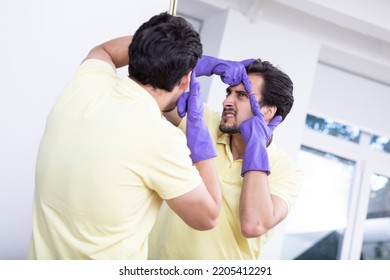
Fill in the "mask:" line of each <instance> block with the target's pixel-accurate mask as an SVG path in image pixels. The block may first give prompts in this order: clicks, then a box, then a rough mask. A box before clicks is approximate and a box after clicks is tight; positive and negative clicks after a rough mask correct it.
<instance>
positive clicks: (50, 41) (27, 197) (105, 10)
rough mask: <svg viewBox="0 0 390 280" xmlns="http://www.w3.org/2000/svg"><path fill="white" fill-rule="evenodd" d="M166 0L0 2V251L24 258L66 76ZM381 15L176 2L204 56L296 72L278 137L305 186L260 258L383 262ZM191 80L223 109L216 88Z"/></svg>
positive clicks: (324, 4) (388, 242) (308, 2)
mask: <svg viewBox="0 0 390 280" xmlns="http://www.w3.org/2000/svg"><path fill="white" fill-rule="evenodd" d="M169 2H170V1H169V0H143V1H139V2H138V1H126V0H110V1H107V0H106V1H102V0H84V1H76V0H69V1H60V2H58V1H49V0H34V1H29V0H12V1H10V0H7V1H3V2H2V3H1V4H0V31H1V33H0V34H1V35H2V39H1V44H0V58H1V62H2V63H1V64H2V65H1V67H0V69H1V75H0V77H1V83H0V144H1V145H0V228H1V230H0V259H25V258H26V252H27V246H28V242H29V238H30V234H31V210H32V198H33V193H34V171H35V160H36V155H37V150H38V146H39V141H40V138H41V136H42V133H43V130H44V127H45V121H46V117H47V115H48V113H49V111H50V109H51V106H52V105H53V103H54V101H55V100H56V97H57V96H58V94H59V93H60V91H61V90H62V88H63V87H64V85H65V83H66V82H67V81H68V79H69V78H70V77H71V75H72V74H73V73H74V71H75V70H76V68H77V66H78V65H79V64H80V62H81V61H82V60H83V58H84V57H85V56H86V54H87V53H88V51H89V50H90V49H91V48H92V47H93V46H95V45H97V44H100V43H102V42H104V41H107V40H109V39H111V38H114V37H119V36H123V35H128V34H133V33H134V32H135V30H136V29H137V28H138V27H139V26H140V25H141V24H142V23H143V22H144V21H146V20H148V19H149V18H150V17H151V16H153V15H155V14H157V13H160V12H163V11H168V8H169ZM389 11H390V2H389V1H386V0H338V1H336V0H177V11H176V12H177V15H180V16H183V17H185V18H186V19H187V20H188V21H190V22H191V23H192V24H193V26H194V27H195V28H196V29H197V30H198V31H199V33H200V34H201V38H202V42H203V45H204V53H205V54H208V55H213V56H218V57H221V58H224V59H229V60H242V59H246V58H251V57H253V58H261V59H262V60H268V61H270V62H271V63H273V64H275V65H277V66H279V68H281V69H282V70H283V71H285V72H286V73H287V74H288V75H289V76H290V77H291V78H292V80H293V81H294V94H295V103H294V107H293V109H292V111H291V113H290V115H289V116H288V118H287V119H286V121H284V122H283V123H282V124H281V125H280V126H279V127H278V128H277V129H276V131H275V137H274V140H275V141H276V142H277V144H278V145H279V146H281V147H282V148H283V149H284V150H285V151H286V153H287V154H288V155H289V156H290V157H292V158H293V159H295V160H296V161H297V162H298V163H299V165H300V166H301V167H302V168H303V169H304V171H305V175H306V177H305V184H304V187H303V190H302V192H301V195H300V196H299V198H298V200H297V202H296V204H295V206H294V207H293V208H292V211H291V214H290V216H289V217H288V218H287V219H286V221H284V222H283V223H282V224H280V225H279V226H278V231H277V232H276V234H275V235H274V237H273V238H271V240H270V242H269V243H268V244H267V245H266V246H265V247H264V251H263V253H262V258H263V259H387V260H389V259H390V182H389V180H390V124H389V120H390V112H389V110H388V107H389V104H390V17H389ZM126 70H127V69H125V68H124V69H120V70H119V73H120V75H125V74H126ZM200 82H201V87H202V93H203V94H204V97H205V101H206V102H207V103H208V104H209V105H210V106H211V107H212V108H214V109H215V110H218V111H221V108H222V105H221V103H222V100H223V99H224V96H225V85H224V84H222V83H221V81H220V79H219V78H218V77H215V78H201V79H200Z"/></svg>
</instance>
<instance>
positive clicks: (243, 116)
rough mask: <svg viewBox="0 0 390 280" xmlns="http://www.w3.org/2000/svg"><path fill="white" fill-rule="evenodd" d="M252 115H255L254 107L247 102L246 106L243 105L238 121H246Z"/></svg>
mask: <svg viewBox="0 0 390 280" xmlns="http://www.w3.org/2000/svg"><path fill="white" fill-rule="evenodd" d="M251 117H253V114H252V109H251V106H250V104H247V105H246V104H245V105H244V106H241V108H240V113H239V116H238V118H237V121H238V122H239V123H242V122H243V121H246V120H247V119H249V118H251Z"/></svg>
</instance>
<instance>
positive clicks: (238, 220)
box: [149, 56, 303, 260]
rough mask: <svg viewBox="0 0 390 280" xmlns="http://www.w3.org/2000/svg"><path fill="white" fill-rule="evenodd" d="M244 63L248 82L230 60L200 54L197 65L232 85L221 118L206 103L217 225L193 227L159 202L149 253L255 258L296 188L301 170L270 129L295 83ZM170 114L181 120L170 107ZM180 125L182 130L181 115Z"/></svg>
mask: <svg viewBox="0 0 390 280" xmlns="http://www.w3.org/2000/svg"><path fill="white" fill-rule="evenodd" d="M242 64H243V65H244V66H246V67H245V68H244V71H246V72H247V74H248V78H249V82H248V80H246V79H245V75H244V74H243V73H241V74H240V73H239V72H240V71H242V69H240V68H237V67H236V66H237V65H235V64H233V63H232V62H231V61H224V60H218V59H216V58H212V57H206V56H203V57H202V58H201V59H200V60H199V61H198V64H197V66H196V67H195V69H194V71H195V73H196V74H197V75H202V74H203V75H210V74H218V75H220V76H221V78H222V80H223V81H224V82H225V83H228V84H230V86H229V87H228V88H227V90H226V92H227V95H226V99H225V100H224V102H223V112H222V117H221V114H220V113H217V112H212V111H211V110H209V109H207V107H206V109H205V120H206V123H207V126H208V129H209V131H210V134H211V136H212V138H213V141H214V143H215V145H216V150H217V157H216V159H215V163H216V166H217V170H218V175H219V178H220V182H221V187H222V196H223V202H222V209H221V214H220V219H219V223H218V225H217V226H216V227H215V228H214V229H211V230H209V231H204V232H197V231H194V230H193V229H191V228H190V227H188V226H187V225H186V224H185V223H183V222H182V221H181V220H180V219H179V218H178V216H177V215H176V214H175V213H173V212H172V211H171V210H170V209H169V208H168V207H166V205H163V207H162V209H161V211H160V214H159V217H158V219H157V222H156V224H155V226H154V228H153V230H152V232H151V235H150V238H149V259H209V260H218V259H220V260H228V259H246V260H255V259H259V258H260V252H261V248H262V246H263V245H264V244H265V243H266V242H267V240H268V239H269V238H270V236H271V235H272V233H273V228H274V227H275V226H276V225H277V224H278V223H280V222H281V221H282V220H283V219H285V218H286V216H287V214H288V212H289V210H290V208H291V206H292V205H293V203H294V200H295V198H296V197H297V195H298V193H299V190H300V188H301V185H302V182H303V173H302V171H301V170H300V169H299V168H298V167H297V165H296V164H295V163H294V162H293V161H292V160H290V159H289V158H288V157H287V156H286V155H285V154H284V153H283V152H282V151H281V150H280V149H279V148H278V147H277V146H276V145H275V144H274V143H272V132H273V130H274V128H275V127H276V126H277V125H278V124H279V123H280V122H281V121H282V120H284V118H285V117H286V116H287V114H288V113H289V112H290V109H291V107H292V105H293V84H292V81H291V80H290V78H289V77H288V76H287V75H286V74H285V73H283V72H282V71H280V70H279V69H277V68H276V67H274V66H273V65H271V64H270V63H269V62H267V61H261V60H247V61H243V62H242ZM199 68H200V69H199ZM205 68H206V70H205ZM237 81H238V83H239V82H240V81H242V83H240V84H237ZM183 96H184V95H183ZM179 102H180V101H179ZM178 104H179V103H178ZM179 109H180V108H179V105H178V110H179ZM179 114H180V112H179ZM167 118H168V119H169V120H170V121H171V122H172V123H174V124H176V125H178V124H179V123H180V122H181V119H180V118H178V116H177V114H174V113H170V114H169V115H168V114H167ZM180 127H181V128H182V129H183V130H185V129H186V128H185V122H184V121H183V122H181V123H180Z"/></svg>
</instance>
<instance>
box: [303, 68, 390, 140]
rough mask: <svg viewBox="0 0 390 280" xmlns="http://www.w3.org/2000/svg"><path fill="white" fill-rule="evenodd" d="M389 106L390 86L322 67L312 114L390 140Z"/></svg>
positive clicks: (311, 102)
mask: <svg viewBox="0 0 390 280" xmlns="http://www.w3.org/2000/svg"><path fill="white" fill-rule="evenodd" d="M389 75H390V73H389ZM338 81H343V82H338ZM389 105H390V86H389V85H385V84H381V83H377V82H375V81H372V80H370V79H367V78H364V77H360V76H356V75H353V74H351V73H348V72H345V71H342V70H340V69H337V68H334V67H330V66H328V65H324V64H319V65H318V68H317V75H316V78H315V81H314V87H313V94H312V98H311V101H310V105H309V109H310V111H313V112H316V113H317V114H318V115H323V116H324V117H329V118H331V119H332V118H335V117H336V118H337V120H338V121H341V122H343V123H345V124H350V125H353V126H356V127H358V128H360V129H364V130H365V131H367V132H372V133H377V134H379V135H381V136H387V137H389V138H390V125H389V124H388V120H390V111H389Z"/></svg>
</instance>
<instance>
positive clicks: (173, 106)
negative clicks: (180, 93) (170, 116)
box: [162, 104, 176, 113]
mask: <svg viewBox="0 0 390 280" xmlns="http://www.w3.org/2000/svg"><path fill="white" fill-rule="evenodd" d="M175 108H176V104H171V105H170V106H167V107H166V108H165V109H164V110H162V112H163V113H169V112H172V111H173V110H175Z"/></svg>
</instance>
